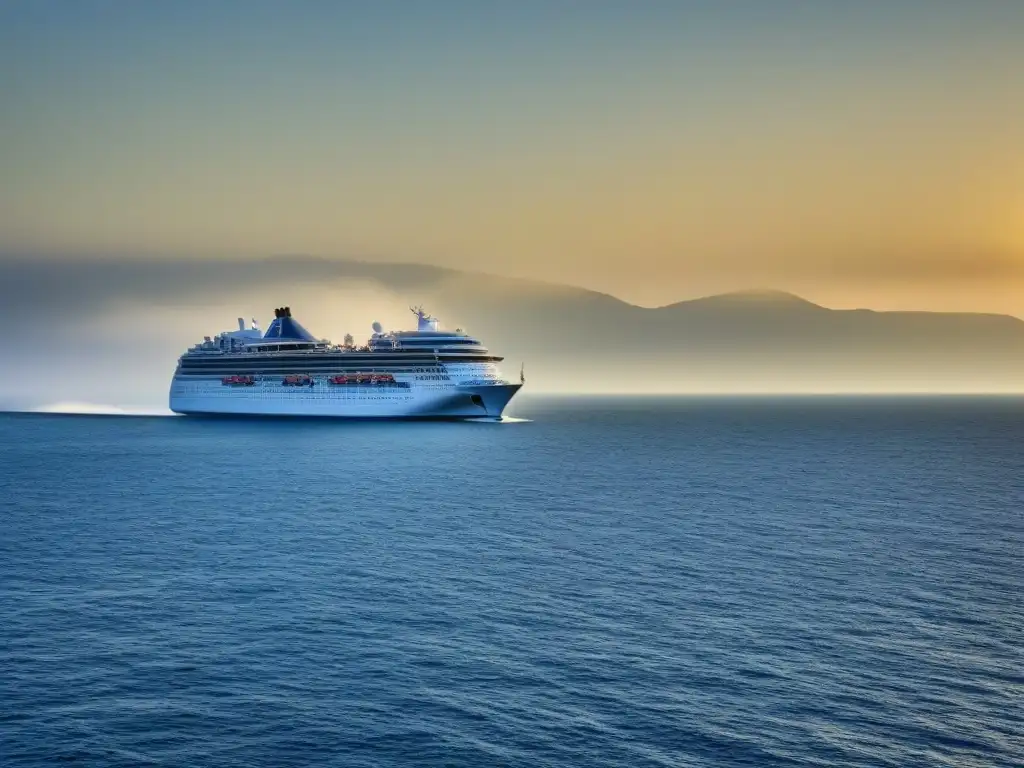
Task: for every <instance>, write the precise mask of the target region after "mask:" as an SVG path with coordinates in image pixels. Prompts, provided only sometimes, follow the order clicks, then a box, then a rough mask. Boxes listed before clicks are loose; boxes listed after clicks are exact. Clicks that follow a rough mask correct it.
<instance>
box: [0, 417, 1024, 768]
mask: <svg viewBox="0 0 1024 768" xmlns="http://www.w3.org/2000/svg"><path fill="white" fill-rule="evenodd" d="M513 413H514V415H516V416H518V417H519V419H518V420H516V421H513V422H511V423H393V422H389V423H354V422H331V421H315V420H314V421H265V420H264V421H204V420H192V419H189V418H182V417H167V418H131V417H96V416H53V415H16V414H15V415H0V765H3V766H22V765H24V766H35V765H39V766H44V765H54V764H57V763H61V762H66V763H67V764H70V765H79V766H314V765H315V766H406V765H450V766H485V765H486V766H616V767H619V766H621V767H622V768H626V767H629V768H635V767H638V766H690V765H692V766H734V765H748V766H754V765H758V766H762V765H763V766H768V765H771V766H776V765H778V766H900V767H901V768H905V767H907V766H958V767H962V766H1011V765H1021V764H1024V672H1022V670H1024V650H1022V649H1024V597H1022V595H1024V401H1022V400H1017V399H966V398H947V399H938V398H933V399H914V398H898V399H880V398H876V399H838V398H818V399H798V398H788V399H787V398H780V399H746V400H744V399H718V400H716V399H698V398H693V399H671V398H664V399H642V398H636V399H627V398H623V399H606V400H598V399H587V398H583V399H578V398H577V399H572V398H555V399H547V400H544V399H529V398H523V399H522V400H517V402H516V403H515V408H514V410H513Z"/></svg>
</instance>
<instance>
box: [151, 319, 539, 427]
mask: <svg viewBox="0 0 1024 768" xmlns="http://www.w3.org/2000/svg"><path fill="white" fill-rule="evenodd" d="M412 311H413V314H414V315H415V316H416V318H417V327H416V330H408V331H389V332H385V331H384V329H383V328H382V327H381V325H380V323H374V324H373V335H372V336H371V337H370V339H369V341H368V343H367V344H366V345H364V346H359V347H357V346H356V345H355V344H354V343H353V339H352V337H351V336H350V335H346V336H345V340H344V343H342V344H333V343H331V342H330V341H327V340H325V339H317V338H315V337H314V336H313V334H311V333H310V332H309V331H307V330H306V329H305V328H304V327H303V326H302V325H301V324H300V323H299V322H298V320H296V319H295V318H293V317H292V311H291V308H290V307H281V308H278V309H275V310H274V320H273V322H272V323H271V324H270V326H269V327H268V328H267V330H266V332H265V333H264V332H263V331H261V330H260V329H259V327H258V325H257V323H256V321H255V320H253V321H252V322H251V325H250V326H249V327H246V323H245V320H244V319H243V318H239V320H238V330H234V331H225V332H224V333H220V334H217V335H216V336H213V337H209V336H207V337H206V338H205V339H204V340H203V341H202V342H201V343H199V344H196V345H195V346H193V347H192V348H190V349H189V350H187V351H186V352H185V354H183V355H182V356H181V357H180V358H179V359H178V367H177V369H176V370H175V371H174V378H173V380H172V382H171V392H170V407H171V410H172V411H174V412H175V413H180V414H188V415H210V416H212V415H221V416H229V415H230V416H323V417H341V418H377V419H381V418H405V419H410V418H433V419H443V418H448V419H481V418H482V419H500V418H501V415H502V413H503V411H504V410H505V407H506V406H507V405H508V402H509V401H510V400H511V399H512V397H513V396H514V395H515V393H516V392H518V391H519V389H520V387H522V386H523V384H524V383H525V377H524V375H523V370H522V367H520V371H519V381H518V382H510V381H506V380H505V379H503V378H502V377H501V373H500V371H499V370H498V363H500V362H501V361H502V359H503V358H501V357H497V356H495V355H493V354H491V352H490V351H488V349H487V348H486V347H484V346H483V344H481V343H480V341H479V340H478V339H475V338H473V337H472V336H469V335H467V334H466V333H464V332H463V331H462V330H461V329H460V330H455V331H443V330H439V328H438V321H437V319H436V318H434V317H432V316H430V315H429V314H427V313H426V312H424V311H423V308H422V307H414V308H413V310H412Z"/></svg>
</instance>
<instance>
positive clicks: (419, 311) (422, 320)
mask: <svg viewBox="0 0 1024 768" xmlns="http://www.w3.org/2000/svg"><path fill="white" fill-rule="evenodd" d="M409 311H410V312H412V313H413V314H414V315H416V317H417V319H418V321H419V322H417V324H416V330H418V331H436V330H437V318H436V317H431V316H430V315H428V314H427V313H426V311H424V309H423V306H422V305H420V306H417V307H409Z"/></svg>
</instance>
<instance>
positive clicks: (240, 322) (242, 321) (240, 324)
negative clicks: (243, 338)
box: [238, 317, 245, 331]
mask: <svg viewBox="0 0 1024 768" xmlns="http://www.w3.org/2000/svg"><path fill="white" fill-rule="evenodd" d="M238 330H240V331H244V330H245V318H244V317H240V318H238Z"/></svg>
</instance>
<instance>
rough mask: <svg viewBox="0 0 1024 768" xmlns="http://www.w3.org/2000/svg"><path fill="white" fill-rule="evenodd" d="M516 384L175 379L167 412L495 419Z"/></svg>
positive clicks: (518, 386) (370, 417)
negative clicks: (296, 383) (341, 383)
mask: <svg viewBox="0 0 1024 768" xmlns="http://www.w3.org/2000/svg"><path fill="white" fill-rule="evenodd" d="M521 386H522V385H521V384H506V383H495V384H480V385H453V384H451V383H448V382H444V383H443V384H441V383H439V384H438V385H436V386H432V385H420V386H412V387H409V388H399V387H388V386H375V385H363V386H333V385H331V384H330V383H329V382H327V381H326V380H318V381H317V382H316V383H315V384H314V385H313V386H302V387H283V386H281V383H280V378H276V377H275V378H267V379H262V380H260V379H258V380H257V381H256V382H255V384H253V385H251V386H224V385H223V384H222V383H221V381H220V379H219V378H218V379H208V378H202V379H200V378H197V377H182V376H175V377H174V379H173V381H172V383H171V392H170V408H171V410H172V411H174V412H175V413H179V414H183V415H205V416H298V417H327V418H365V419H417V418H419V419H472V418H490V419H499V418H501V415H502V413H503V412H504V410H505V407H506V406H507V405H508V402H509V401H510V400H511V399H512V397H513V396H514V395H515V393H516V392H517V391H519V388H520V387H521Z"/></svg>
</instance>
